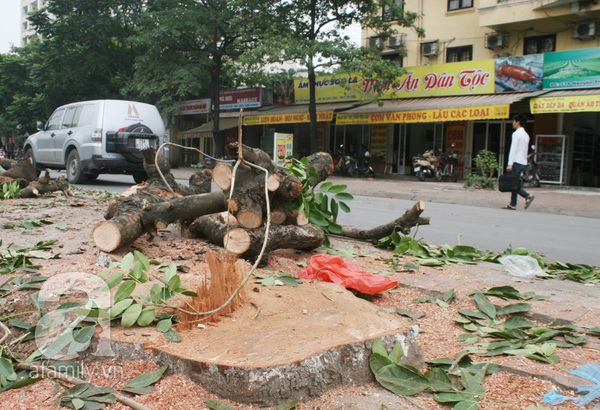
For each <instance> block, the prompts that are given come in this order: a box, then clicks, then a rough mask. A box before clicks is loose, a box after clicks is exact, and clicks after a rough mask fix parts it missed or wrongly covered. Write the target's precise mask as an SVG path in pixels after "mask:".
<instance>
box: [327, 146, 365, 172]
mask: <svg viewBox="0 0 600 410" xmlns="http://www.w3.org/2000/svg"><path fill="white" fill-rule="evenodd" d="M334 162H335V167H334V168H333V173H334V175H340V176H349V177H353V178H357V177H374V176H375V171H374V170H373V168H372V167H371V154H370V153H369V151H366V150H365V152H364V153H362V154H359V155H358V156H357V158H354V157H351V156H350V155H346V153H345V151H344V146H343V145H340V147H339V148H338V149H337V150H335V153H334Z"/></svg>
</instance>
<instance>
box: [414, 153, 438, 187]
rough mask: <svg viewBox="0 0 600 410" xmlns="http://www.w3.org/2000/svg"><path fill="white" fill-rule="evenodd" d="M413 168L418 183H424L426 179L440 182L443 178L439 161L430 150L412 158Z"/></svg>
mask: <svg viewBox="0 0 600 410" xmlns="http://www.w3.org/2000/svg"><path fill="white" fill-rule="evenodd" d="M413 167H414V170H415V175H416V176H417V178H418V179H419V181H425V179H426V178H435V180H436V181H441V180H442V178H443V175H442V169H441V168H440V160H439V159H438V157H437V156H436V155H435V153H434V152H433V150H432V149H430V150H427V151H425V152H424V153H423V155H417V156H414V157H413Z"/></svg>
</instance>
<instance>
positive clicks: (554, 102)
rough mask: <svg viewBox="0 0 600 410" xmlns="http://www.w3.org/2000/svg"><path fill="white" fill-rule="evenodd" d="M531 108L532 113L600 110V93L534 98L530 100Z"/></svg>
mask: <svg viewBox="0 0 600 410" xmlns="http://www.w3.org/2000/svg"><path fill="white" fill-rule="evenodd" d="M529 108H530V109H531V113H532V114H545V113H553V112H585V111H588V112H598V111H600V93H599V94H597V95H577V96H564V97H537V98H532V99H531V100H530V101H529Z"/></svg>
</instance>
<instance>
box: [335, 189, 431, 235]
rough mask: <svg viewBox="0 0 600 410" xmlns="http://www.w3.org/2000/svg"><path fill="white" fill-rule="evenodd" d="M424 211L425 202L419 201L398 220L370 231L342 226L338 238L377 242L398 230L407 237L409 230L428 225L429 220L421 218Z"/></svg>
mask: <svg viewBox="0 0 600 410" xmlns="http://www.w3.org/2000/svg"><path fill="white" fill-rule="evenodd" d="M424 210H425V202H424V201H423V200H422V199H420V200H419V201H417V202H416V203H415V204H414V205H413V207H412V208H411V209H409V210H407V211H406V212H405V213H404V215H402V216H401V217H400V218H398V219H396V220H394V221H392V222H389V223H387V224H385V225H380V226H377V227H375V228H372V229H361V228H357V227H355V226H347V225H342V233H341V234H339V235H340V236H345V237H346V238H352V239H360V240H378V239H381V238H383V237H384V236H388V235H391V234H392V232H394V230H395V229H398V230H400V232H402V233H403V234H404V235H408V234H409V233H410V230H411V229H412V228H413V227H414V226H417V225H429V218H428V217H427V218H425V217H421V213H422V212H423V211H424Z"/></svg>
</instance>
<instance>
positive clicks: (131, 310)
mask: <svg viewBox="0 0 600 410" xmlns="http://www.w3.org/2000/svg"><path fill="white" fill-rule="evenodd" d="M142 308H143V306H142V305H141V304H139V303H134V304H133V305H131V306H129V307H128V308H127V309H126V310H125V312H123V316H122V317H121V326H123V327H131V326H133V325H134V323H135V322H136V321H137V320H138V317H139V316H140V313H142Z"/></svg>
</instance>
